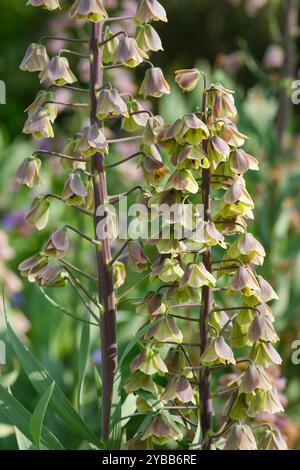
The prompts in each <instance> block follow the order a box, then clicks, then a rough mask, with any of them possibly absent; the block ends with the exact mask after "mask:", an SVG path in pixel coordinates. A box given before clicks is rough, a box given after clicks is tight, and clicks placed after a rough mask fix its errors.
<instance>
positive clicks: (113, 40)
mask: <svg viewBox="0 0 300 470" xmlns="http://www.w3.org/2000/svg"><path fill="white" fill-rule="evenodd" d="M104 41H105V44H104V46H103V53H102V62H103V63H104V64H109V63H110V62H113V59H114V56H115V52H116V50H117V47H118V45H119V38H118V36H115V37H114V33H113V32H112V31H111V30H110V29H109V28H108V27H107V30H106V34H105V38H104Z"/></svg>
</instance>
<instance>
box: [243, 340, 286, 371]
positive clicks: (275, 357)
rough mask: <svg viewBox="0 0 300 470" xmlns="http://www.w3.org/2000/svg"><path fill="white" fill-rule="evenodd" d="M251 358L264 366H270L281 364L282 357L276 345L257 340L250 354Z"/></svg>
mask: <svg viewBox="0 0 300 470" xmlns="http://www.w3.org/2000/svg"><path fill="white" fill-rule="evenodd" d="M250 359H251V360H252V361H253V362H254V364H255V365H258V366H262V367H265V368H266V367H269V366H272V365H274V364H278V365H279V364H281V363H282V359H281V357H280V355H279V354H278V352H277V351H276V349H275V348H274V346H272V344H271V343H266V342H265V341H257V342H256V343H254V344H253V346H252V349H251V354H250Z"/></svg>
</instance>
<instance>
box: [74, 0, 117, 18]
mask: <svg viewBox="0 0 300 470" xmlns="http://www.w3.org/2000/svg"><path fill="white" fill-rule="evenodd" d="M70 14H71V16H72V18H74V19H78V20H88V21H92V22H93V23H100V22H101V21H103V20H105V19H106V18H108V14H107V11H106V9H105V8H104V5H103V1H102V0H76V2H75V3H74V4H73V6H72V7H71V11H70Z"/></svg>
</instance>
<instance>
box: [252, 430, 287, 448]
mask: <svg viewBox="0 0 300 470" xmlns="http://www.w3.org/2000/svg"><path fill="white" fill-rule="evenodd" d="M258 448H259V449H260V450H288V447H287V443H286V441H285V440H284V437H283V436H282V434H281V432H280V431H279V429H266V430H264V431H263V433H262V434H261V436H260V438H259V441H258Z"/></svg>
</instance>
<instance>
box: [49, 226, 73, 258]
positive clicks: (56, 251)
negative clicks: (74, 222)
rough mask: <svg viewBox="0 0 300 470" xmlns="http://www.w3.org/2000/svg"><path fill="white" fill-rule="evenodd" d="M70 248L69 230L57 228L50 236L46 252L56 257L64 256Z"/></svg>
mask: <svg viewBox="0 0 300 470" xmlns="http://www.w3.org/2000/svg"><path fill="white" fill-rule="evenodd" d="M68 249H69V239H68V236H67V232H66V230H64V229H60V230H55V232H53V233H52V235H51V237H50V238H49V240H48V242H47V244H46V246H45V250H44V251H45V253H46V255H48V256H53V257H55V258H63V257H64V256H65V255H66V254H67V252H68Z"/></svg>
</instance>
